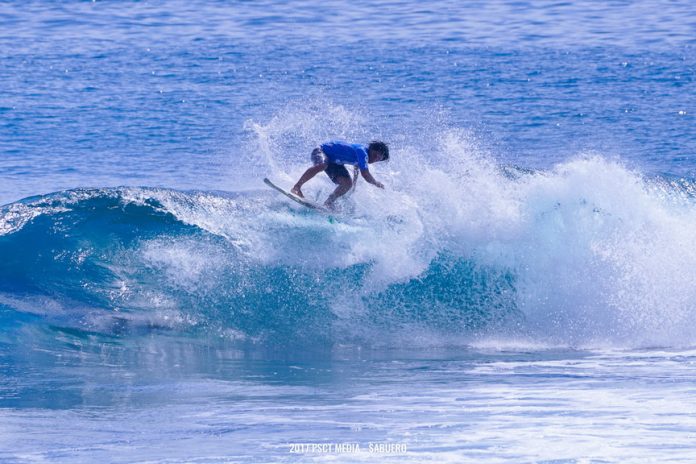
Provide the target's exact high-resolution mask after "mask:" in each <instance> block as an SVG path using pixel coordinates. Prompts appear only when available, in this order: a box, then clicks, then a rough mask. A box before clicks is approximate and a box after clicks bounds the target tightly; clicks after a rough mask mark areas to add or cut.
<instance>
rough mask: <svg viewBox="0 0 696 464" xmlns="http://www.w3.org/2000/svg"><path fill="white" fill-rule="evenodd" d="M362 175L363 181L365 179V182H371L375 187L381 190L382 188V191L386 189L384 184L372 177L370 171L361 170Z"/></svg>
mask: <svg viewBox="0 0 696 464" xmlns="http://www.w3.org/2000/svg"><path fill="white" fill-rule="evenodd" d="M360 174H362V176H363V179H365V180H366V181H367V182H369V183H370V184H372V185H374V186H376V187H379V188H381V189H383V188H384V184H382V183H381V182H380V181H378V180H377V179H375V178H374V177H372V174H370V170H369V169H361V170H360Z"/></svg>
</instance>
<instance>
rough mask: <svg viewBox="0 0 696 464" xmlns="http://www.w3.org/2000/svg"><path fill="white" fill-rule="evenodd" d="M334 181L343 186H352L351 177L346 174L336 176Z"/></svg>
mask: <svg viewBox="0 0 696 464" xmlns="http://www.w3.org/2000/svg"><path fill="white" fill-rule="evenodd" d="M336 183H337V184H338V185H340V186H341V187H344V188H351V187H352V186H353V181H352V180H351V178H350V177H346V176H339V177H336Z"/></svg>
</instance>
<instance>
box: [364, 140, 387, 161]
mask: <svg viewBox="0 0 696 464" xmlns="http://www.w3.org/2000/svg"><path fill="white" fill-rule="evenodd" d="M367 150H368V151H371V150H375V151H378V152H380V153H381V154H382V159H383V160H384V161H386V160H388V159H389V147H388V146H387V144H386V143H384V142H380V141H379V140H373V141H372V142H370V146H368V147H367Z"/></svg>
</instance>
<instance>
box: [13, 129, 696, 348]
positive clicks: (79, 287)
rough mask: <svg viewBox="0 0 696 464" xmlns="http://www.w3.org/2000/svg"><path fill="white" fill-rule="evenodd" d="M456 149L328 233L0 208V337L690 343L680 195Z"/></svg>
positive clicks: (201, 213) (299, 215)
mask: <svg viewBox="0 0 696 464" xmlns="http://www.w3.org/2000/svg"><path fill="white" fill-rule="evenodd" d="M465 145H466V143H465V142H464V139H462V138H461V137H458V136H456V134H455V135H452V134H451V135H450V136H447V137H443V139H442V146H441V148H440V151H441V152H443V153H448V156H446V157H441V158H438V157H437V155H434V156H433V164H432V165H425V166H421V169H420V170H418V171H416V170H413V169H403V170H400V166H399V165H398V164H396V165H391V166H390V167H389V168H387V169H391V170H392V172H391V173H390V174H389V175H386V173H383V174H385V175H384V176H383V177H382V178H384V179H389V180H390V182H392V185H390V186H389V188H388V189H387V190H386V191H377V189H372V188H369V187H367V186H365V185H362V186H360V187H359V188H358V189H357V190H356V192H355V194H354V195H353V196H352V198H351V199H349V200H347V201H346V202H345V204H344V205H343V211H342V212H340V213H338V214H336V215H334V216H330V217H329V216H325V215H322V214H317V213H315V212H312V211H309V210H305V209H303V208H301V207H297V206H296V205H291V204H289V202H287V201H286V200H285V199H284V198H282V197H281V196H279V195H276V194H275V192H272V191H263V190H260V191H249V192H244V193H235V194H230V193H220V192H181V191H175V190H166V189H152V188H113V189H83V190H71V191H65V192H58V193H55V194H51V195H47V196H42V197H32V198H28V199H25V200H23V201H20V202H17V203H12V204H9V205H6V206H4V207H2V209H1V210H0V256H1V257H2V260H0V319H2V325H3V329H2V330H3V331H4V332H5V335H6V337H4V338H5V339H6V340H9V339H10V338H11V337H10V336H9V335H8V334H9V333H10V332H11V331H16V330H18V328H20V327H24V328H26V327H32V326H38V325H41V326H50V327H60V328H63V329H71V330H79V331H86V332H95V333H99V334H104V335H108V336H118V337H129V336H135V335H137V334H141V333H151V332H152V331H165V332H174V333H177V334H179V333H182V334H187V335H192V336H199V335H201V334H206V335H210V334H213V335H215V336H220V337H224V338H230V339H234V340H238V341H244V342H256V343H281V344H282V343H287V342H293V343H294V342H297V343H302V344H314V343H318V344H337V343H338V344H341V343H368V344H377V345H379V344H387V345H391V344H398V345H399V346H402V345H403V344H417V345H433V344H434V345H441V344H468V343H474V342H475V341H476V340H481V339H482V338H494V339H499V340H505V339H515V340H521V339H525V340H534V341H537V342H543V343H549V344H561V345H569V346H574V347H576V346H595V345H611V346H631V347H635V346H656V345H659V346H684V345H693V344H694V342H695V339H696V329H694V328H693V325H692V324H690V323H689V322H690V321H691V320H693V316H694V313H695V308H694V302H695V301H696V285H694V282H696V234H694V230H696V207H695V205H694V201H693V195H692V193H691V190H692V186H691V184H689V183H688V182H685V181H683V182H672V181H668V180H665V179H651V180H649V179H645V178H643V177H641V176H640V175H639V174H637V173H635V172H633V171H631V170H629V169H627V168H626V167H624V166H622V165H621V164H619V163H615V162H612V161H607V160H606V159H603V158H599V157H589V158H582V159H577V160H575V161H571V162H567V163H564V164H561V165H558V166H556V167H554V168H553V169H551V170H548V171H545V172H531V171H525V170H521V169H515V168H509V167H500V166H497V165H496V164H495V163H493V162H491V161H490V160H488V159H486V158H485V157H481V156H474V155H470V153H473V151H472V150H470V149H468V148H467V147H466V146H465ZM453 153H454V154H456V156H452V154H453ZM414 156H416V154H415V153H414ZM400 159H401V162H402V163H405V164H406V165H408V163H409V161H408V160H409V154H408V153H403V154H402V155H401V156H400ZM448 160H449V161H448ZM448 163H449V164H448ZM293 175H294V174H293ZM286 180H287V181H288V182H285V181H286ZM280 181H281V183H283V182H285V183H289V178H288V179H284V178H281V179H280ZM309 185H312V187H311V188H309V190H308V192H309V194H310V195H312V196H316V198H320V197H321V196H322V195H325V194H326V193H327V192H328V189H329V188H330V186H329V185H328V183H327V182H326V181H324V180H316V181H313V184H308V187H309ZM312 189H314V190H312Z"/></svg>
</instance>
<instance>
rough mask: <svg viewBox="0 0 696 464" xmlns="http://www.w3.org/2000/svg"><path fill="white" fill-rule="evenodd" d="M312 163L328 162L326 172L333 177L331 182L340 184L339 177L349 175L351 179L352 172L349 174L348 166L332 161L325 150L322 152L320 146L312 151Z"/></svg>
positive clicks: (330, 177)
mask: <svg viewBox="0 0 696 464" xmlns="http://www.w3.org/2000/svg"><path fill="white" fill-rule="evenodd" d="M312 163H314V165H315V166H316V165H317V164H321V163H327V164H328V166H327V167H326V170H325V171H324V172H325V173H326V175H327V176H329V179H331V182H333V183H334V184H338V178H339V177H347V178H348V179H350V174H348V170H347V169H346V167H345V166H344V165H342V164H336V163H332V162H330V161H329V159H328V158H327V156H326V155H325V154H324V152H322V151H321V150H320V149H319V148H315V149H314V151H313V152H312Z"/></svg>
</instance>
